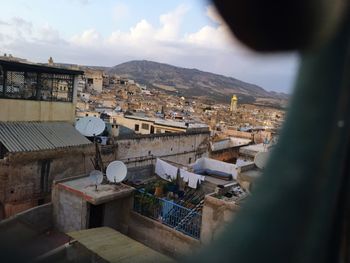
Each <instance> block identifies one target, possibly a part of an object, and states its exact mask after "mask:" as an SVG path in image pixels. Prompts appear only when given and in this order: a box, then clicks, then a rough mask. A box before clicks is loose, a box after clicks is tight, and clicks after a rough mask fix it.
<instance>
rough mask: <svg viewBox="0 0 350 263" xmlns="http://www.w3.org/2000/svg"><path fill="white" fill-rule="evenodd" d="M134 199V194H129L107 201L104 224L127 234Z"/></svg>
mask: <svg viewBox="0 0 350 263" xmlns="http://www.w3.org/2000/svg"><path fill="white" fill-rule="evenodd" d="M133 199H134V197H133V196H129V197H125V198H121V199H118V200H114V201H112V202H108V203H106V204H105V211H104V221H103V226H108V227H110V228H113V229H115V230H117V231H119V232H121V233H123V234H127V233H128V229H129V220H130V211H131V210H132V206H133Z"/></svg>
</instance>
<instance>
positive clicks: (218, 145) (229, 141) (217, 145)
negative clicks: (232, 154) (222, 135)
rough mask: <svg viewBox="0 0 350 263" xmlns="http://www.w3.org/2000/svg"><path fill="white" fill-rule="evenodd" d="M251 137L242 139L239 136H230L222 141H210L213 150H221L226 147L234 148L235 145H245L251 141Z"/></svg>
mask: <svg viewBox="0 0 350 263" xmlns="http://www.w3.org/2000/svg"><path fill="white" fill-rule="evenodd" d="M251 141H252V140H250V139H242V138H237V137H229V138H226V139H224V140H221V141H216V142H212V143H210V146H211V150H212V151H220V150H224V149H229V148H234V147H242V146H244V145H248V144H249V143H251Z"/></svg>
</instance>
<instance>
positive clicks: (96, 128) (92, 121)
mask: <svg viewBox="0 0 350 263" xmlns="http://www.w3.org/2000/svg"><path fill="white" fill-rule="evenodd" d="M105 127H106V124H105V123H104V121H103V120H101V119H100V118H96V117H84V118H82V119H80V120H78V121H77V122H76V124H75V129H77V130H78V131H79V132H80V133H81V134H82V135H84V136H87V137H92V136H97V135H99V134H101V133H102V132H103V131H104V130H105Z"/></svg>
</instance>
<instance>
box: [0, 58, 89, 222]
mask: <svg viewBox="0 0 350 263" xmlns="http://www.w3.org/2000/svg"><path fill="white" fill-rule="evenodd" d="M79 74H82V72H80V71H74V70H66V69H61V68H55V67H47V66H39V65H35V64H29V63H20V62H15V61H5V60H0V220H1V219H3V218H4V217H9V216H11V215H14V214H16V213H18V212H21V211H23V210H26V209H29V208H31V207H34V206H36V205H40V204H43V203H46V202H48V201H49V199H50V191H51V183H52V181H53V180H54V179H56V178H64V177H66V176H71V175H72V174H80V173H82V172H84V171H85V170H84V169H85V167H86V165H90V164H89V159H88V161H87V164H85V162H84V161H82V159H81V158H85V157H83V156H86V154H88V152H89V150H88V149H87V148H88V147H90V145H92V144H91V142H90V141H89V140H87V139H86V138H85V137H84V136H82V135H81V134H79V132H77V131H76V130H75V128H74V127H73V125H72V124H73V122H74V121H75V105H76V83H77V82H76V78H77V75H79Z"/></svg>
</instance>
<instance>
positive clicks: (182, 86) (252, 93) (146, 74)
mask: <svg viewBox="0 0 350 263" xmlns="http://www.w3.org/2000/svg"><path fill="white" fill-rule="evenodd" d="M108 73H110V74H117V75H119V76H122V77H127V78H130V79H133V80H135V81H136V82H138V83H140V84H145V85H147V86H149V87H153V88H157V89H162V90H165V91H167V92H176V93H178V94H180V95H183V96H187V97H189V96H190V97H199V96H200V97H208V98H211V99H213V100H216V101H221V102H229V101H230V97H231V96H232V94H236V95H238V98H239V100H240V101H241V102H250V103H254V102H256V101H257V98H267V99H268V100H264V101H272V103H271V104H274V103H275V102H274V101H284V100H286V98H287V97H288V95H286V94H283V93H276V92H268V91H266V90H264V89H263V88H261V87H259V86H257V85H254V84H250V83H247V82H243V81H240V80H238V79H235V78H231V77H225V76H222V75H218V74H213V73H209V72H204V71H200V70H198V69H187V68H180V67H175V66H172V65H168V64H163V63H158V62H153V61H147V60H135V61H130V62H126V63H122V64H119V65H117V66H114V67H112V68H110V69H109V70H108ZM267 104H269V103H267ZM277 104H279V103H277Z"/></svg>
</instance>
